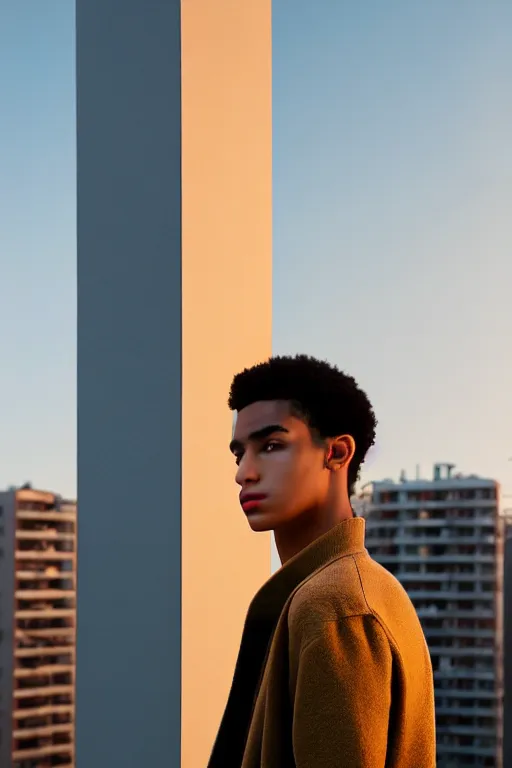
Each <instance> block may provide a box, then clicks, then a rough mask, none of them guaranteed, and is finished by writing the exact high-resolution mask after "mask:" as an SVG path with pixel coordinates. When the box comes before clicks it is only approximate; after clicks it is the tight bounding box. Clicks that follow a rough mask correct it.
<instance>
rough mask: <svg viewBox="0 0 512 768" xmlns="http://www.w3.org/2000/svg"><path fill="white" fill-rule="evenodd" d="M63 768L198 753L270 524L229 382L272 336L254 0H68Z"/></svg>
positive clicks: (212, 723)
mask: <svg viewBox="0 0 512 768" xmlns="http://www.w3.org/2000/svg"><path fill="white" fill-rule="evenodd" d="M77 123H78V145H77V158H78V162H77V175H78V281H79V284H78V308H79V309H78V403H79V405H78V418H79V425H78V476H79V481H78V482H79V488H78V499H79V531H78V534H79V535H78V637H77V733H76V737H77V749H76V756H77V766H78V768H89V766H94V768H112V766H113V765H122V766H123V768H140V766H146V765H148V766H149V765H166V766H179V765H181V766H184V767H185V768H204V765H205V764H206V762H207V759H208V755H209V752H210V749H211V746H212V742H213V739H214V737H215V732H216V729H217V726H218V724H219V721H220V717H221V715H222V710H223V707H224V704H225V700H226V697H227V694H228V689H229V685H230V682H231V675H232V672H233V667H234V662H235V657H236V652H237V650H238V642H239V639H240V634H241V629H242V622H243V618H244V613H245V610H246V608H247V605H248V603H249V601H250V599H251V597H252V595H253V593H254V592H255V591H256V589H257V588H258V586H259V585H260V584H261V583H262V582H263V581H264V580H265V579H266V578H267V577H268V575H269V573H270V539H269V537H268V536H266V535H263V536H261V535H260V536H258V535H255V534H252V533H251V532H250V531H249V530H248V527H247V524H246V522H245V520H244V519H243V516H242V513H241V511H240V510H239V508H238V504H237V494H236V488H235V485H234V482H233V474H234V467H233V463H232V458H231V457H230V455H229V453H228V450H227V446H228V443H229V440H230V437H231V415H230V413H229V411H228V409H227V405H226V400H227V395H228V388H229V383H230V379H231V376H232V375H233V373H235V372H236V371H237V370H239V369H240V368H241V367H244V366H246V365H250V364H252V363H253V362H256V361H257V360H260V359H262V358H264V357H265V356H267V355H268V354H270V350H271V268H272V265H271V223H272V222H271V13H270V0H264V1H263V2H258V3H239V2H238V1H237V0H216V2H215V3H211V2H210V0H187V2H184V3H183V6H182V8H180V4H179V2H177V0H167V1H166V2H163V0H159V1H157V0H149V1H148V0H123V2H122V3H121V2H115V1H114V0H77Z"/></svg>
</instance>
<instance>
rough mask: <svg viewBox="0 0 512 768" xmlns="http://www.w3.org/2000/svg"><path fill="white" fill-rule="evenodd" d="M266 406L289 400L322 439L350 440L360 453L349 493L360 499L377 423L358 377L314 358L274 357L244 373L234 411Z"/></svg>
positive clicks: (234, 391) (236, 385) (234, 393)
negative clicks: (358, 487) (261, 403)
mask: <svg viewBox="0 0 512 768" xmlns="http://www.w3.org/2000/svg"><path fill="white" fill-rule="evenodd" d="M262 400H287V401H289V402H290V406H291V409H292V413H293V414H294V415H295V416H297V417H299V418H301V419H302V420H303V421H304V422H305V423H306V424H307V425H308V427H309V428H310V429H311V430H312V433H313V434H314V435H315V436H316V437H318V438H320V439H325V438H329V437H338V436H339V435H350V436H351V437H352V438H353V439H354V442H355V453H354V456H353V458H352V461H351V462H350V466H349V468H348V493H349V495H352V494H353V493H354V489H355V484H356V482H357V480H358V479H359V472H360V469H361V465H362V464H363V462H364V459H365V456H366V454H367V453H368V450H369V449H370V448H371V446H372V445H373V444H374V443H375V428H376V426H377V419H376V418H375V413H374V411H373V408H372V405H371V403H370V401H369V399H368V397H367V396H366V394H365V393H364V392H363V390H362V389H360V388H359V386H358V384H357V382H356V380H355V379H354V378H353V377H352V376H348V375H347V374H346V373H343V372H342V371H340V370H339V369H338V368H337V367H336V366H335V365H331V364H330V363H328V362H325V361H322V360H317V359H316V358H314V357H310V356H308V355H295V356H293V357H292V356H277V357H271V358H269V360H267V361H266V362H263V363H259V364H257V365H254V366H253V367H252V368H246V369H245V370H243V371H242V372H241V373H238V374H237V375H236V376H235V377H234V379H233V382H232V384H231V390H230V393H229V399H228V405H229V408H230V409H231V410H232V411H241V410H242V409H243V408H246V407H247V406H248V405H252V404H253V403H255V402H259V401H262Z"/></svg>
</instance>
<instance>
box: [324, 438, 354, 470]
mask: <svg viewBox="0 0 512 768" xmlns="http://www.w3.org/2000/svg"><path fill="white" fill-rule="evenodd" d="M355 451H356V443H355V440H354V438H353V437H352V435H340V436H339V437H333V438H331V439H330V440H329V444H328V448H327V456H326V459H325V466H326V468H327V469H330V470H332V471H333V472H336V471H337V470H339V469H343V467H348V465H349V464H350V462H351V461H352V458H353V456H354V453H355Z"/></svg>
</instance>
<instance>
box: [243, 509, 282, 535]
mask: <svg viewBox="0 0 512 768" xmlns="http://www.w3.org/2000/svg"><path fill="white" fill-rule="evenodd" d="M247 522H248V523H249V525H250V526H251V529H252V530H253V531H255V532H257V533H263V532H265V531H273V530H274V528H275V520H273V515H272V514H269V513H268V512H267V513H265V512H263V511H262V512H256V511H255V512H251V514H249V515H247Z"/></svg>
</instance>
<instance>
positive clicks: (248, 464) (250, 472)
mask: <svg viewBox="0 0 512 768" xmlns="http://www.w3.org/2000/svg"><path fill="white" fill-rule="evenodd" d="M259 479H260V476H259V471H258V467H257V462H256V460H255V457H254V456H253V455H252V452H250V451H246V452H245V453H244V455H243V456H242V458H241V459H240V464H239V465H238V470H237V473H236V476H235V480H236V482H237V483H238V485H240V486H242V487H243V486H244V485H249V484H252V483H257V482H258V480H259Z"/></svg>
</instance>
